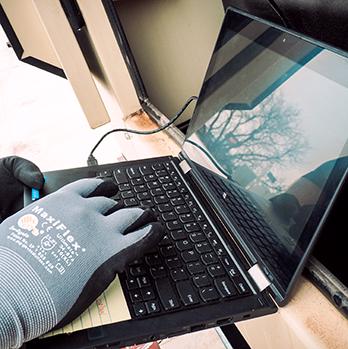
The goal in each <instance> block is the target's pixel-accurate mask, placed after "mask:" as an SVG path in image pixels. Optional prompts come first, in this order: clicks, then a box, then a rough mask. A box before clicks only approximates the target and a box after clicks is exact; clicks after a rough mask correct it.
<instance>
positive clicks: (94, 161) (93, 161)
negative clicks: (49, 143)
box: [87, 96, 198, 166]
mask: <svg viewBox="0 0 348 349" xmlns="http://www.w3.org/2000/svg"><path fill="white" fill-rule="evenodd" d="M197 99H198V97H196V96H191V97H190V98H189V99H188V100H187V101H186V102H185V104H184V105H183V107H182V108H181V109H180V110H179V112H178V113H177V114H176V115H175V116H174V117H173V118H172V119H171V120H170V121H169V122H167V123H166V124H164V125H162V126H161V127H159V128H155V129H154V130H150V131H140V130H132V129H128V128H115V129H113V130H111V131H109V132H107V133H105V134H104V135H103V136H102V137H101V138H100V139H99V141H98V142H97V144H96V145H95V146H94V147H93V149H92V151H91V152H90V154H89V156H88V160H87V165H88V166H93V165H98V161H97V159H96V158H95V157H94V156H93V153H94V152H95V150H96V149H97V148H98V146H99V145H100V143H101V142H102V141H103V140H104V139H105V138H106V137H107V136H108V135H110V134H111V133H116V132H128V133H135V134H137V135H145V136H146V135H152V134H154V133H158V132H161V131H163V130H165V129H166V128H168V127H169V126H171V125H172V124H173V123H174V122H175V121H176V120H178V119H179V117H180V116H181V115H182V113H183V112H184V111H185V110H186V108H187V107H188V106H189V105H190V103H191V102H192V101H196V100H197Z"/></svg>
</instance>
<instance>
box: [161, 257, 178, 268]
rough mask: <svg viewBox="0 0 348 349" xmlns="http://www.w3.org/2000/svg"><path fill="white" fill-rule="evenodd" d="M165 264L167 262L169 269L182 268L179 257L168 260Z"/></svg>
mask: <svg viewBox="0 0 348 349" xmlns="http://www.w3.org/2000/svg"><path fill="white" fill-rule="evenodd" d="M165 262H166V264H167V266H168V268H169V269H174V268H179V267H181V261H180V259H179V258H178V257H174V258H167V259H166V261H165Z"/></svg>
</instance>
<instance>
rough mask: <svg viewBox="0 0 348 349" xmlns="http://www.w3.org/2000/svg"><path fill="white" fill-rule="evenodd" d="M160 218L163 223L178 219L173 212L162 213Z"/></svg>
mask: <svg viewBox="0 0 348 349" xmlns="http://www.w3.org/2000/svg"><path fill="white" fill-rule="evenodd" d="M161 217H162V219H163V220H164V221H165V222H168V221H174V220H176V219H177V218H178V216H177V215H176V214H175V213H174V212H166V213H162V214H161Z"/></svg>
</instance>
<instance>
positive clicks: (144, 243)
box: [121, 222, 164, 263]
mask: <svg viewBox="0 0 348 349" xmlns="http://www.w3.org/2000/svg"><path fill="white" fill-rule="evenodd" d="M163 235H164V227H163V225H162V224H161V223H159V222H154V223H151V224H148V225H146V226H145V227H143V228H142V229H139V230H136V231H133V232H131V233H129V234H127V235H124V236H123V237H122V242H123V245H124V250H123V251H125V253H124V254H125V259H127V260H126V261H125V262H126V263H129V262H131V261H133V260H135V259H137V258H139V257H141V256H143V255H144V254H145V253H146V252H147V251H149V250H151V249H152V248H153V247H154V246H156V244H158V243H159V242H160V241H161V240H162V239H163ZM121 253H122V252H121Z"/></svg>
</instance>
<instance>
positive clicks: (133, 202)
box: [123, 198, 138, 207]
mask: <svg viewBox="0 0 348 349" xmlns="http://www.w3.org/2000/svg"><path fill="white" fill-rule="evenodd" d="M123 204H124V205H125V206H126V207H131V206H137V205H138V201H137V200H136V199H135V198H131V199H125V200H124V201H123Z"/></svg>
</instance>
